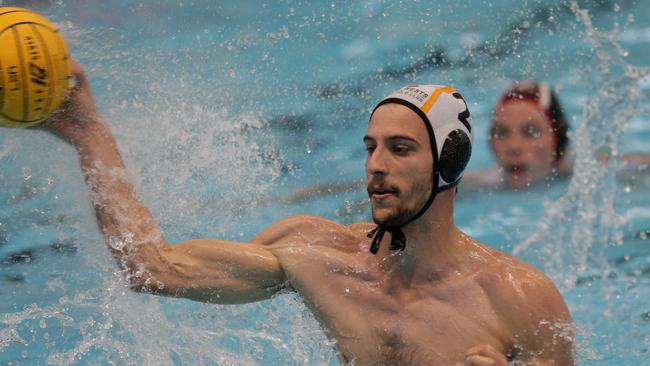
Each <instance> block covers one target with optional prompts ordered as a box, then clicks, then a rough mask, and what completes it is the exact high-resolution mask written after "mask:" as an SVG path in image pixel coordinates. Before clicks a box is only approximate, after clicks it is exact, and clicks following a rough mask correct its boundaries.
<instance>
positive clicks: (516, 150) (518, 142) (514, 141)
mask: <svg viewBox="0 0 650 366" xmlns="http://www.w3.org/2000/svg"><path fill="white" fill-rule="evenodd" d="M506 142H507V143H508V149H507V150H506V151H507V153H508V154H510V155H519V154H521V152H522V149H523V147H524V144H525V143H526V142H525V141H524V139H523V137H522V136H521V134H519V133H511V134H510V135H509V136H508V140H507V141H506Z"/></svg>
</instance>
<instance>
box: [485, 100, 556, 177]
mask: <svg viewBox="0 0 650 366" xmlns="http://www.w3.org/2000/svg"><path fill="white" fill-rule="evenodd" d="M490 142H491V145H492V150H493V152H494V155H495V157H496V159H497V163H498V165H499V167H501V168H502V169H503V177H504V179H505V184H506V185H507V186H509V187H511V188H522V187H527V186H529V185H531V184H534V183H537V182H540V181H542V180H543V179H544V178H546V177H548V176H549V175H551V174H552V172H553V169H554V168H555V167H556V165H557V164H556V159H555V144H556V142H555V136H554V133H553V130H552V124H551V120H550V119H549V118H548V116H547V115H546V114H545V113H544V112H542V110H541V109H540V108H539V106H537V105H536V104H535V103H533V102H531V101H527V100H522V101H512V100H509V101H506V102H505V103H504V104H503V105H502V106H501V107H499V108H497V109H496V110H495V113H494V117H493V124H492V128H491V131H490Z"/></svg>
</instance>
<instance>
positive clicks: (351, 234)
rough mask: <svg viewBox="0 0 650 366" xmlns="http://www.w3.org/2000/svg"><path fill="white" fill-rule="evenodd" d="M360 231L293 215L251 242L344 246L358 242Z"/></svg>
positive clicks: (311, 217) (351, 226)
mask: <svg viewBox="0 0 650 366" xmlns="http://www.w3.org/2000/svg"><path fill="white" fill-rule="evenodd" d="M360 230H362V229H361V228H360V227H359V226H357V225H350V226H347V225H343V224H340V223H337V222H335V221H332V220H328V219H326V218H323V217H320V216H314V215H295V216H290V217H287V218H285V219H283V220H280V221H278V222H276V223H275V224H273V225H271V226H270V227H268V228H266V229H265V230H264V231H262V232H261V233H260V234H258V235H257V236H256V237H255V238H254V239H253V242H255V243H259V244H263V245H271V244H277V243H279V242H287V241H288V242H291V243H292V244H295V245H303V244H324V243H326V242H336V243H338V244H346V243H351V242H358V241H359V239H360V237H361V236H360V233H361V231H360Z"/></svg>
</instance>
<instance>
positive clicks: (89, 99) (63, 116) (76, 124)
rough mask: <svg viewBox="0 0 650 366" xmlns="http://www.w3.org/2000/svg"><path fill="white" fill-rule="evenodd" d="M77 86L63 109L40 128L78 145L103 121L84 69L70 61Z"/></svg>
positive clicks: (67, 98) (73, 88)
mask: <svg viewBox="0 0 650 366" xmlns="http://www.w3.org/2000/svg"><path fill="white" fill-rule="evenodd" d="M70 63H71V70H72V76H73V78H74V80H75V85H74V87H72V89H71V90H70V92H69V94H68V96H67V97H66V99H65V101H64V102H63V104H62V105H61V108H59V110H57V111H56V112H55V113H54V114H53V115H52V116H51V117H49V118H48V119H47V120H46V121H45V122H43V123H42V124H41V125H40V126H41V127H42V128H44V129H46V130H49V131H51V132H52V133H54V134H55V135H57V136H60V137H61V138H63V139H65V140H67V141H69V142H71V143H73V144H76V143H78V142H79V140H80V139H81V138H83V137H84V136H86V135H87V132H86V131H87V130H88V129H89V128H93V127H94V126H97V125H102V124H103V121H102V119H101V117H100V115H99V113H98V112H97V108H96V106H95V100H94V98H93V94H92V90H91V88H90V84H89V83H88V80H87V79H86V75H85V73H84V70H83V68H82V67H81V66H80V65H79V64H78V63H77V62H75V61H74V60H70Z"/></svg>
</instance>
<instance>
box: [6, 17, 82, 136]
mask: <svg viewBox="0 0 650 366" xmlns="http://www.w3.org/2000/svg"><path fill="white" fill-rule="evenodd" d="M70 81H71V73H70V57H69V51H68V47H67V46H66V44H65V40H64V39H63V36H62V35H61V34H60V33H59V30H58V28H57V26H56V25H54V24H53V23H51V22H50V21H48V20H47V19H46V18H44V17H43V16H41V15H39V14H36V13H34V12H32V11H30V10H27V9H21V8H9V7H0V126H3V127H29V126H33V125H35V124H37V123H39V122H41V121H43V120H44V119H46V118H47V117H49V116H50V115H51V114H52V113H53V112H54V111H55V110H56V109H57V108H59V106H61V103H62V102H63V99H64V98H65V96H66V93H67V92H68V90H69V89H70Z"/></svg>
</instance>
